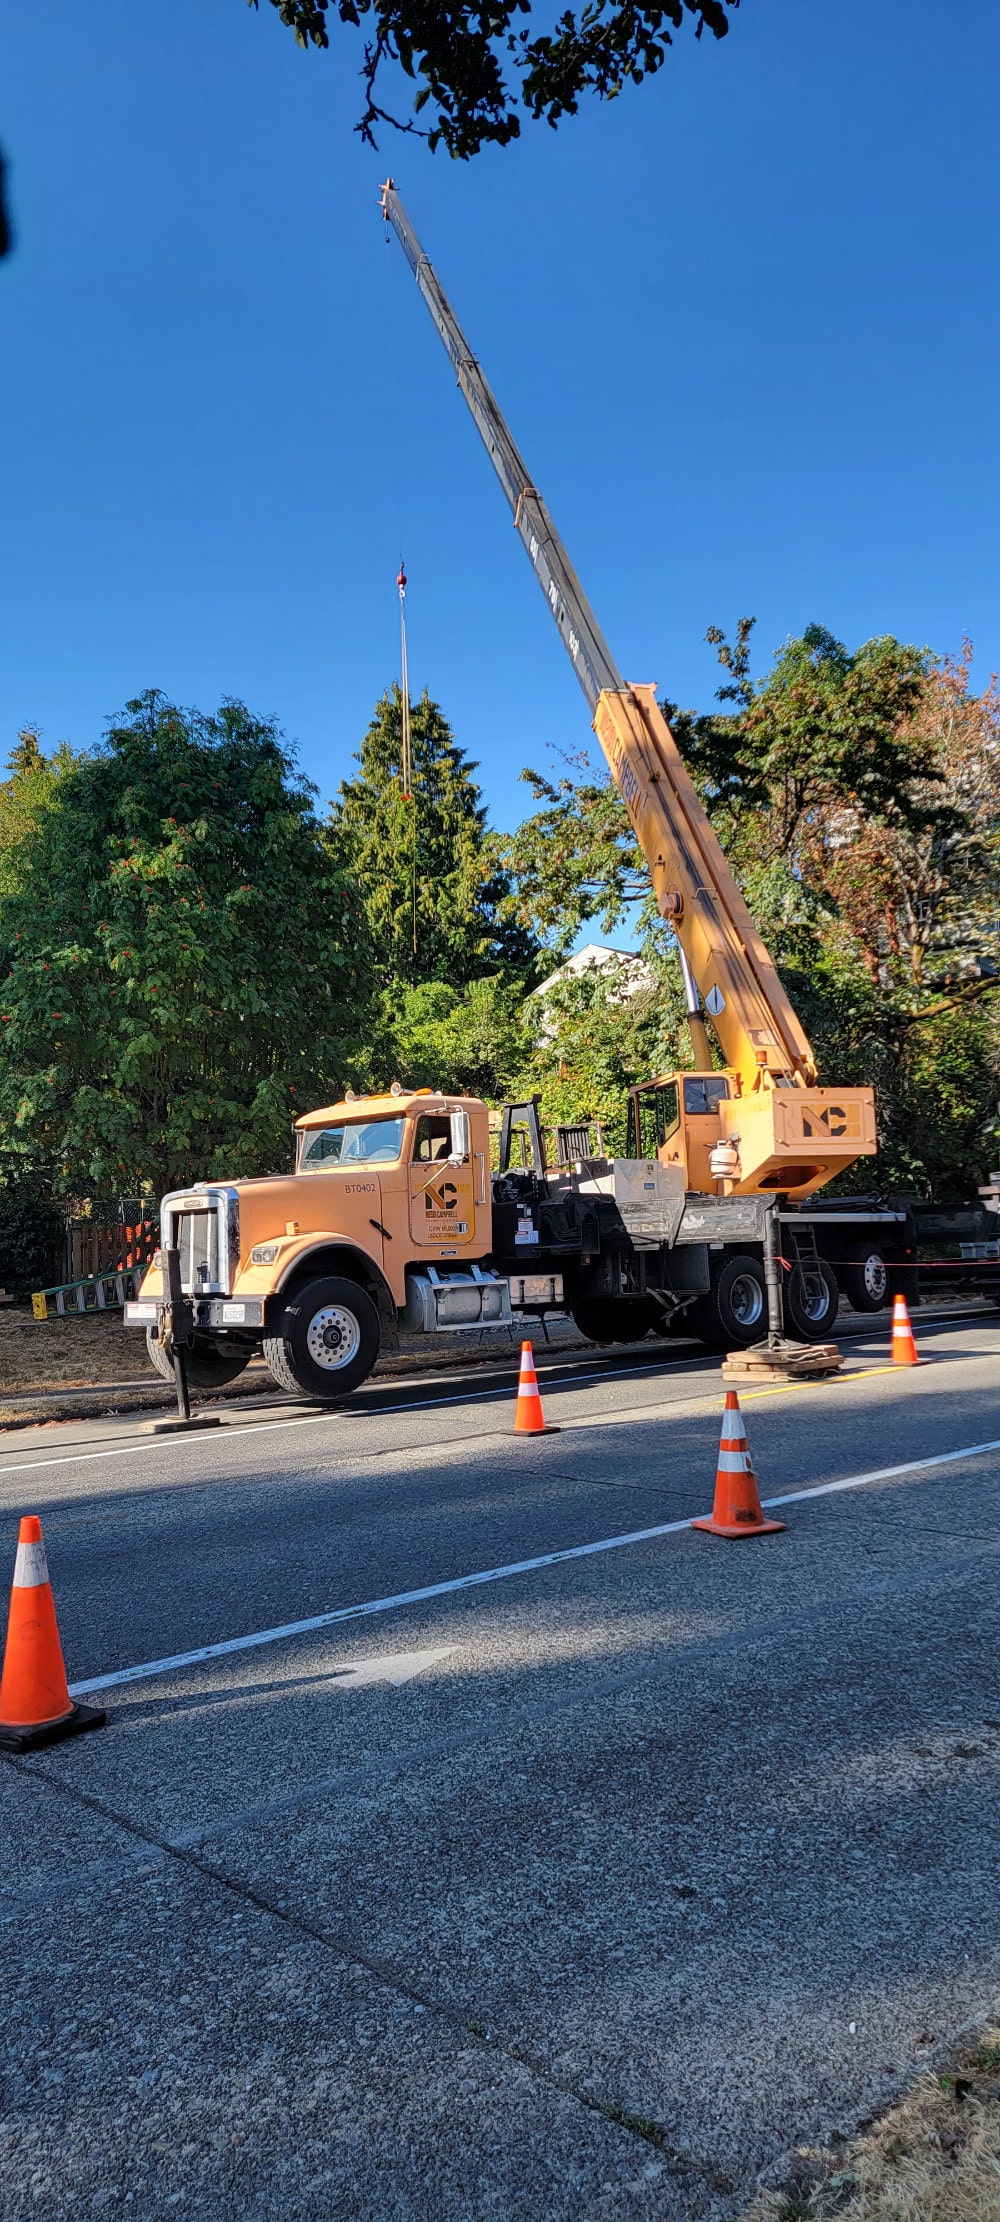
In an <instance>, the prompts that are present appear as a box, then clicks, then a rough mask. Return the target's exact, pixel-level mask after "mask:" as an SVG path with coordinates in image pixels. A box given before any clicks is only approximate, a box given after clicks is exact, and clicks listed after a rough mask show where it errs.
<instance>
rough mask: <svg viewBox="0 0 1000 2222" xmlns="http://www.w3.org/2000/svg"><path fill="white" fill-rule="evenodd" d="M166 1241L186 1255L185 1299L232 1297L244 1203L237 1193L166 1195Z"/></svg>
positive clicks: (215, 1191) (202, 1191)
mask: <svg viewBox="0 0 1000 2222" xmlns="http://www.w3.org/2000/svg"><path fill="white" fill-rule="evenodd" d="M160 1240H161V1242H162V1244H163V1246H164V1248H165V1249H167V1248H170V1249H176V1250H179V1251H180V1261H181V1287H182V1289H183V1290H184V1294H185V1296H230V1295H231V1294H232V1288H233V1281H234V1279H235V1277H236V1271H237V1267H238V1265H239V1255H240V1225H239V1198H238V1196H237V1194H236V1191H235V1189H233V1188H209V1187H207V1186H206V1187H205V1188H197V1189H195V1190H193V1191H191V1190H188V1191H183V1192H182V1191H178V1192H176V1193H175V1194H173V1195H170V1196H164V1198H163V1202H162V1204H161V1206H160Z"/></svg>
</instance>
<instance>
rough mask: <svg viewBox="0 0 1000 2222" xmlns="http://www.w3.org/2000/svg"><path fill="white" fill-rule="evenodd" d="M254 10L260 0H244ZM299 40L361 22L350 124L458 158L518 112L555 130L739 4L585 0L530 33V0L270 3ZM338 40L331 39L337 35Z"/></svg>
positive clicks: (721, 28) (500, 134)
mask: <svg viewBox="0 0 1000 2222" xmlns="http://www.w3.org/2000/svg"><path fill="white" fill-rule="evenodd" d="M250 4H251V6H252V7H256V6H257V5H258V0H250ZM271 5H272V7H275V8H276V9H277V11H278V14H279V16H280V17H281V21H282V23H285V24H287V25H288V27H289V29H290V30H291V31H292V32H294V35H295V38H296V39H297V41H298V43H299V45H300V46H302V47H308V46H319V47H328V46H329V44H330V30H331V25H333V26H345V25H346V26H348V27H349V28H350V29H354V30H359V29H363V32H364V45H363V60H362V75H363V79H364V88H365V109H364V113H363V115H362V117H361V120H360V123H359V125H358V129H359V130H360V132H361V134H362V136H363V137H364V138H365V139H367V140H369V141H370V142H372V143H374V140H375V135H376V130H377V127H378V125H379V124H382V123H388V124H392V125H394V126H395V127H396V128H397V129H400V130H404V131H417V132H421V133H423V132H424V129H425V127H424V126H423V125H422V124H421V123H419V122H417V121H416V120H415V119H416V118H418V117H421V116H422V115H423V114H424V113H426V114H428V115H429V117H430V122H429V125H428V126H427V127H426V137H427V139H428V141H429V143H430V145H431V146H432V147H434V146H438V145H441V146H444V147H446V148H447V150H448V153H449V154H452V155H457V156H460V157H466V156H468V155H472V154H476V153H478V151H479V149H480V148H481V147H483V146H486V145H488V144H490V143H492V144H494V145H498V146H505V145H507V144H508V143H509V141H510V140H511V139H516V138H517V136H518V134H519V132H520V129H521V119H520V114H519V109H521V108H523V109H525V110H527V113H528V114H529V115H530V116H532V117H535V118H544V120H545V121H546V123H549V124H552V125H555V124H557V123H559V122H560V121H561V119H562V117H564V116H572V115H575V114H576V111H577V108H578V107H579V103H580V100H581V98H582V96H583V95H584V94H586V93H597V94H598V96H599V97H601V98H603V99H605V100H610V99H613V98H614V97H615V95H616V94H618V93H620V92H621V91H622V89H623V87H624V86H625V85H626V84H629V83H631V84H635V85H638V84H641V83H642V80H643V78H644V77H652V76H653V75H655V73H656V71H657V70H658V69H660V68H661V67H662V65H663V63H664V61H665V60H666V55H667V49H668V47H670V46H671V45H672V44H673V41H674V38H675V37H676V34H677V32H678V31H679V30H680V29H681V28H682V26H683V25H684V24H685V23H689V24H691V25H692V26H693V28H694V33H695V37H696V38H700V37H701V35H702V32H703V31H705V30H708V31H711V32H712V34H713V36H714V37H715V38H717V39H721V38H724V37H725V34H726V32H727V31H728V29H729V21H730V12H731V10H733V9H735V8H737V7H738V6H739V0H585V5H584V6H583V7H582V8H581V9H579V10H578V11H577V10H574V9H572V8H564V9H563V11H562V13H561V14H560V15H559V16H558V17H557V18H556V20H555V23H554V24H553V26H552V27H551V28H546V29H538V28H536V26H535V23H534V21H533V20H532V15H533V5H532V0H489V4H485V5H484V4H482V0H271ZM334 35H335V36H336V35H337V33H336V31H335V34H334ZM394 68H395V69H396V70H398V71H399V72H401V74H402V76H403V77H404V78H407V79H409V80H410V81H411V82H412V83H413V84H414V86H415V87H416V90H415V92H414V94H413V97H412V103H411V107H412V113H411V114H410V115H409V116H408V117H404V116H402V115H400V114H398V113H395V112H394V111H393V110H390V109H387V108H386V106H385V105H384V102H385V99H386V97H392V96H391V95H389V96H387V95H386V94H385V92H384V79H385V77H386V75H387V74H388V75H389V76H390V80H391V77H392V73H393V70H394Z"/></svg>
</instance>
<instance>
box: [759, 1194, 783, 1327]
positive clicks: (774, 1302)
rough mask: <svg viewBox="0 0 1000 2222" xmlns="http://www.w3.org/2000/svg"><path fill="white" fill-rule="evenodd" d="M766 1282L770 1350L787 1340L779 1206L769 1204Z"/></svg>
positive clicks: (765, 1247)
mask: <svg viewBox="0 0 1000 2222" xmlns="http://www.w3.org/2000/svg"><path fill="white" fill-rule="evenodd" d="M764 1283H765V1286H766V1289H767V1342H768V1348H769V1349H770V1350H776V1349H778V1348H779V1347H780V1346H781V1345H782V1344H783V1343H784V1340H785V1311H784V1305H783V1303H782V1300H781V1253H780V1250H779V1247H778V1207H777V1204H769V1205H768V1208H767V1212H766V1215H765V1219H764Z"/></svg>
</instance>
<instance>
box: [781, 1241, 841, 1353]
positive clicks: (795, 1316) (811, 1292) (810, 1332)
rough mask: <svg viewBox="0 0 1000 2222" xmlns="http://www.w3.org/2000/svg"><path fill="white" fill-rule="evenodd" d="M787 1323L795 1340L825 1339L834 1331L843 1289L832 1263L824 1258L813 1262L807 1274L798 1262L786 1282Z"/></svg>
mask: <svg viewBox="0 0 1000 2222" xmlns="http://www.w3.org/2000/svg"><path fill="white" fill-rule="evenodd" d="M784 1297H785V1325H786V1327H787V1329H788V1332H789V1334H790V1335H793V1336H794V1337H795V1340H796V1342H824V1341H825V1340H826V1337H827V1336H828V1335H831V1334H832V1333H833V1330H834V1327H835V1326H836V1324H837V1312H838V1310H839V1308H840V1290H839V1288H838V1287H837V1278H836V1275H835V1273H834V1271H833V1268H832V1266H829V1265H827V1263H826V1260H825V1259H824V1258H818V1259H817V1260H816V1263H815V1265H810V1267H809V1270H808V1274H804V1273H803V1272H802V1270H801V1268H800V1267H799V1266H796V1267H795V1268H794V1270H793V1271H792V1272H791V1273H790V1274H789V1276H788V1280H787V1281H786V1283H785V1291H784Z"/></svg>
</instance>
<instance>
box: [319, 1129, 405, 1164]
mask: <svg viewBox="0 0 1000 2222" xmlns="http://www.w3.org/2000/svg"><path fill="white" fill-rule="evenodd" d="M405 1125H406V1120H405V1119H403V1118H399V1119H359V1120H358V1121H357V1123H356V1124H354V1123H353V1122H352V1123H351V1124H350V1125H344V1126H318V1127H312V1128H309V1129H307V1131H306V1132H305V1134H303V1135H302V1136H301V1137H300V1141H299V1167H298V1169H299V1172H300V1173H315V1172H318V1171H319V1169H320V1167H321V1166H324V1165H394V1164H395V1162H396V1159H397V1158H398V1156H399V1153H400V1151H401V1149H402V1147H403V1128H404V1127H405Z"/></svg>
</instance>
